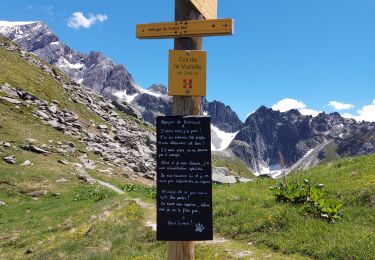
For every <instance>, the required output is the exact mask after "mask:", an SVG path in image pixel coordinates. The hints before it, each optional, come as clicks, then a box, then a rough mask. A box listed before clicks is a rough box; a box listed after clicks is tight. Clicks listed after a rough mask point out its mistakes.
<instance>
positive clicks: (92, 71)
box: [0, 22, 242, 132]
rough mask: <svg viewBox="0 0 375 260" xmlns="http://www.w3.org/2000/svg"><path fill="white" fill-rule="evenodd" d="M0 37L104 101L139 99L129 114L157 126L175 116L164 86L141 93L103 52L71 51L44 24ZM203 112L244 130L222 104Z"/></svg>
mask: <svg viewBox="0 0 375 260" xmlns="http://www.w3.org/2000/svg"><path fill="white" fill-rule="evenodd" d="M0 34H3V35H5V36H6V37H8V38H9V39H11V40H14V41H16V42H17V43H18V44H19V45H20V46H21V47H22V48H24V49H25V50H27V51H30V52H32V53H34V54H35V55H37V56H38V57H40V58H41V59H43V60H45V61H46V62H48V63H50V64H52V65H54V66H56V67H57V68H59V69H61V70H62V71H64V72H65V73H67V74H68V75H69V76H71V77H72V78H73V79H74V80H75V81H76V82H78V83H80V84H83V85H85V86H87V87H89V88H91V89H93V90H95V91H96V92H97V93H100V94H101V95H103V96H104V97H107V98H110V99H112V100H117V99H118V93H126V96H132V95H136V97H135V98H134V99H133V100H132V101H131V104H132V105H134V106H133V108H134V109H135V110H138V111H135V113H133V112H130V113H132V114H136V115H137V116H138V114H139V113H140V114H141V115H142V117H143V119H144V120H145V121H147V122H149V123H152V124H155V122H156V117H157V116H163V115H171V114H172V98H171V97H168V95H167V89H166V87H165V86H163V85H152V86H151V87H150V88H149V89H147V90H144V89H141V88H140V87H138V86H137V85H136V83H135V82H134V80H133V78H132V76H131V74H130V73H129V72H128V71H127V70H126V68H125V67H124V66H123V65H119V64H115V63H114V62H113V61H111V60H110V59H108V58H107V57H105V56H104V55H103V54H102V53H100V52H96V51H92V52H90V53H89V54H83V53H80V52H77V51H75V50H73V49H71V48H70V47H69V46H67V45H66V44H64V43H62V42H61V41H60V40H59V38H58V37H57V36H56V35H55V34H54V33H53V32H52V31H51V29H49V28H48V26H47V25H46V24H44V23H41V22H35V23H30V24H25V25H16V26H10V27H1V26H0ZM116 94H117V95H116ZM123 108H124V109H125V110H124V112H125V113H128V112H129V110H128V107H126V106H125V107H123ZM203 109H204V111H206V112H208V114H209V115H210V116H211V118H212V123H213V124H214V125H215V126H217V127H218V128H219V129H220V130H223V131H225V132H236V131H238V130H239V129H240V127H241V126H242V122H241V121H240V119H239V118H238V116H237V115H236V113H235V112H234V111H233V110H232V109H231V108H230V107H229V106H225V105H224V104H223V103H221V102H218V101H213V102H208V101H206V100H205V99H204V100H203Z"/></svg>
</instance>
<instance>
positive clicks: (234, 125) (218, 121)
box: [203, 99, 243, 133]
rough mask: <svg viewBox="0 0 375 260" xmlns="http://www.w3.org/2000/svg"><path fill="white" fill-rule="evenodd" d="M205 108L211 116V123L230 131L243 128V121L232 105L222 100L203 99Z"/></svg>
mask: <svg viewBox="0 0 375 260" xmlns="http://www.w3.org/2000/svg"><path fill="white" fill-rule="evenodd" d="M203 110H204V111H206V112H207V113H208V115H210V117H211V123H212V124H213V125H215V126H216V127H218V128H219V129H220V130H223V131H225V132H228V133H234V132H237V131H238V130H240V129H241V127H242V126H243V123H242V122H241V120H240V119H239V118H238V116H237V114H236V113H235V112H234V111H233V110H232V108H231V107H230V106H226V105H225V104H223V103H221V102H220V101H216V100H214V101H212V102H208V101H207V100H206V99H204V100H203Z"/></svg>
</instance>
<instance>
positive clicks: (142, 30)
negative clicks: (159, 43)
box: [136, 19, 234, 39]
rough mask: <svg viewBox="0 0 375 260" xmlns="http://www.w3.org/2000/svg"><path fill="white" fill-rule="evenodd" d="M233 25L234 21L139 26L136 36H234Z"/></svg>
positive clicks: (220, 20) (221, 20)
mask: <svg viewBox="0 0 375 260" xmlns="http://www.w3.org/2000/svg"><path fill="white" fill-rule="evenodd" d="M233 25H234V22H233V20H232V19H213V20H189V21H178V22H168V23H149V24H137V32H136V34H137V38H139V39H158V38H159V39H160V38H181V37H203V36H219V35H232V34H233V31H234V29H233Z"/></svg>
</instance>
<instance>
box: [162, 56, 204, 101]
mask: <svg viewBox="0 0 375 260" xmlns="http://www.w3.org/2000/svg"><path fill="white" fill-rule="evenodd" d="M206 60H207V53H206V52H205V51H184V50H182V51H181V50H170V51H169V77H168V95H169V96H198V97H204V96H206V70H207V69H206V67H207V66H206V64H207V61H206Z"/></svg>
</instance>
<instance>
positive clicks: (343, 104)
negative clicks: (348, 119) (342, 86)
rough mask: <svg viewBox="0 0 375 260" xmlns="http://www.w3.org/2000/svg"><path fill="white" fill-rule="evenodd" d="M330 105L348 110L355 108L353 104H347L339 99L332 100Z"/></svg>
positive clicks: (337, 108) (336, 108)
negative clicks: (338, 100)
mask: <svg viewBox="0 0 375 260" xmlns="http://www.w3.org/2000/svg"><path fill="white" fill-rule="evenodd" d="M328 106H330V107H332V108H333V109H335V110H348V109H352V108H354V105H352V104H345V103H341V102H337V101H330V102H329V103H328Z"/></svg>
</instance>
